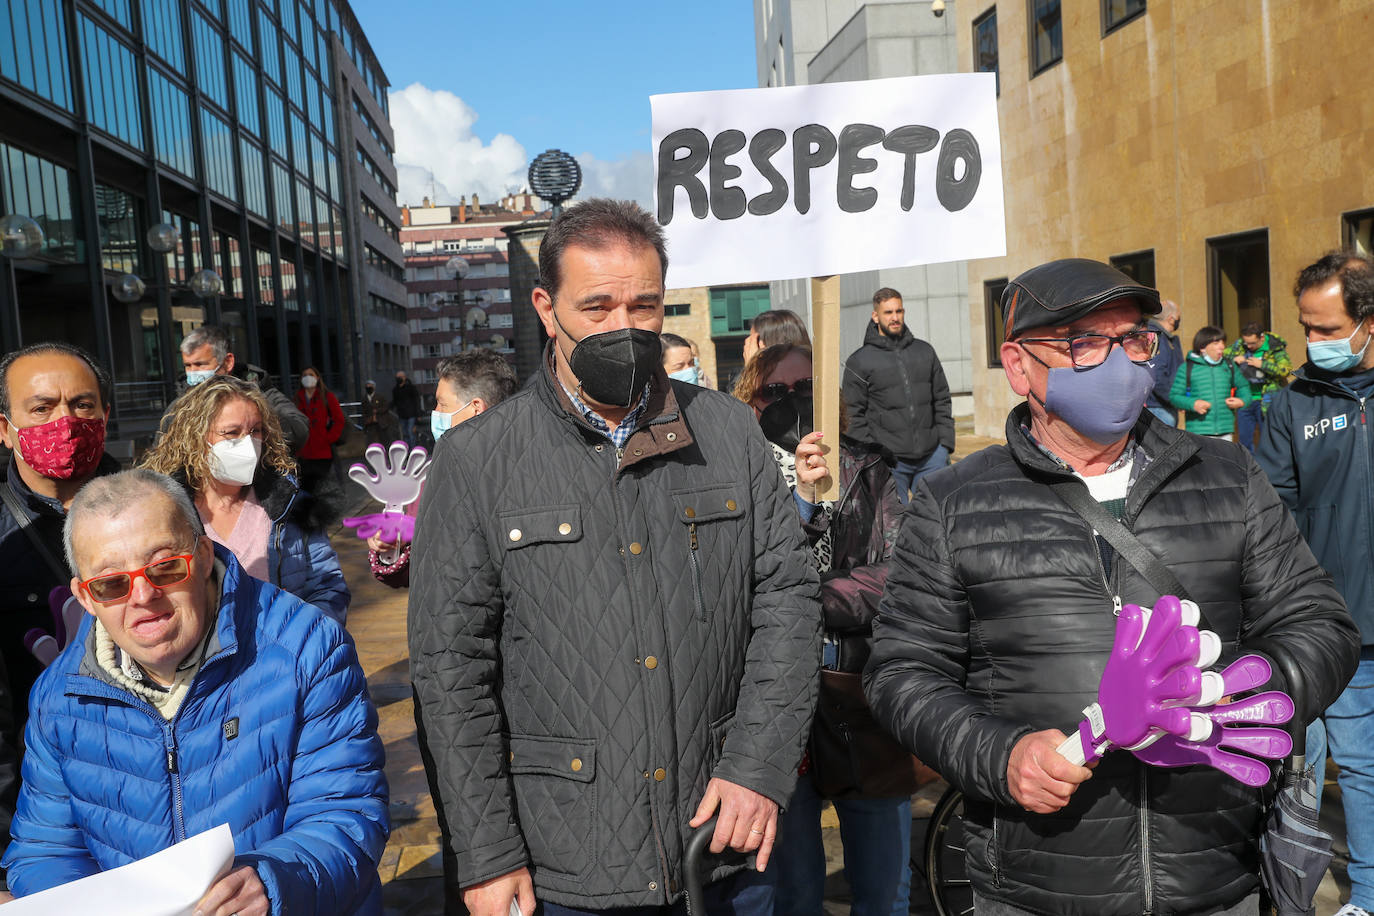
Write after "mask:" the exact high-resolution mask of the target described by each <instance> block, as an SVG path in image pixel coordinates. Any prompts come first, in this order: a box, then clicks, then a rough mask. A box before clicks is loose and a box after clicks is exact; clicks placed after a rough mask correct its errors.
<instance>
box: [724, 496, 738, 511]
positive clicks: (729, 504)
mask: <svg viewBox="0 0 1374 916" xmlns="http://www.w3.org/2000/svg"><path fill="white" fill-rule="evenodd" d="M736 505H737V504H736V502H735V501H734V500H733V499H727V500H726V501H725V508H726V509H728V510H730V511H731V512H734V511H735V507H736Z"/></svg>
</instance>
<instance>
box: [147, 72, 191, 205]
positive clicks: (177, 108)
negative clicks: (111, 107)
mask: <svg viewBox="0 0 1374 916" xmlns="http://www.w3.org/2000/svg"><path fill="white" fill-rule="evenodd" d="M148 105H149V107H150V108H151V109H152V115H153V117H152V121H153V153H154V155H156V156H157V159H158V161H159V162H161V163H162V164H163V165H166V166H168V167H169V168H173V169H176V170H177V171H178V172H180V173H181V174H183V175H186V176H187V177H190V178H195V177H197V176H196V159H195V147H194V146H193V145H192V144H193V141H192V138H191V101H190V99H188V98H187V97H186V93H185V92H183V91H182V90H181V88H180V87H178V86H177V85H176V83H174V82H172V81H171V80H169V79H168V78H167V77H165V76H163V75H162V74H161V73H160V72H159V71H158V70H157V69H156V68H154V67H149V68H148Z"/></svg>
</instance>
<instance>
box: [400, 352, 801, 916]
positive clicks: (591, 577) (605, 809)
mask: <svg viewBox="0 0 1374 916" xmlns="http://www.w3.org/2000/svg"><path fill="white" fill-rule="evenodd" d="M653 391H654V394H653V395H652V397H651V399H650V402H649V404H648V406H647V409H646V412H645V415H644V418H643V419H642V420H641V421H640V423H639V426H638V428H637V430H636V431H635V432H634V434H633V435H632V436H631V437H630V438H629V441H628V442H627V443H626V445H625V448H624V449H623V454H621V455H617V450H616V448H615V447H614V446H613V445H612V444H611V443H610V441H609V440H607V439H606V437H605V436H603V435H601V434H599V433H597V432H595V431H594V430H593V429H591V427H589V426H588V425H587V424H586V422H585V421H584V420H583V419H582V417H581V415H580V414H574V413H573V408H572V405H571V404H570V403H569V401H568V399H567V396H566V394H565V393H564V392H563V389H562V386H561V385H559V384H558V383H557V381H555V380H553V379H552V377H551V376H550V375H549V373H548V371H547V369H545V370H543V371H541V373H540V375H539V377H538V378H537V379H536V380H535V381H534V382H533V383H532V384H531V385H528V386H526V388H525V389H524V390H522V391H520V392H519V393H518V394H516V395H515V396H513V397H511V398H509V399H507V400H506V401H503V402H502V403H501V404H500V405H499V406H497V407H496V408H494V409H492V410H490V411H487V412H486V413H484V414H482V415H481V416H479V417H477V418H475V419H473V420H469V421H468V422H466V423H464V424H462V425H461V426H458V427H455V428H454V429H453V430H451V431H450V432H448V433H446V434H445V435H444V436H443V437H442V439H441V440H440V442H439V445H438V448H437V449H436V455H435V459H434V466H433V469H432V470H431V472H430V475H429V478H428V483H427V484H426V487H425V493H424V496H423V497H422V500H421V506H420V512H419V517H418V519H417V523H416V529H415V546H414V553H413V555H412V576H411V592H410V657H411V674H412V678H413V680H414V684H415V688H416V691H417V693H418V697H419V702H420V704H421V705H422V707H423V711H424V724H425V729H426V742H427V746H428V750H429V751H430V752H431V753H432V754H433V757H434V762H435V768H436V772H437V778H438V785H439V788H440V793H439V794H440V797H441V799H442V803H443V805H444V810H445V812H446V815H447V820H448V823H449V824H451V825H452V826H453V829H452V843H453V848H452V849H451V850H450V852H451V854H452V857H453V859H454V860H455V861H456V873H457V876H458V880H459V882H460V884H461V885H462V886H469V885H472V884H475V883H477V882H480V881H485V880H487V879H489V878H492V877H495V876H498V875H502V874H505V873H507V872H509V871H512V870H514V869H517V868H519V867H521V866H523V865H526V864H530V865H531V866H532V869H533V874H534V883H535V893H536V895H537V896H538V897H540V899H543V900H546V901H551V902H555V903H562V904H566V905H570V906H575V907H579V908H584V909H605V908H609V907H617V906H647V905H662V904H665V903H668V902H670V901H673V900H676V899H677V898H678V896H679V895H680V891H681V887H682V873H681V863H682V853H683V846H684V840H685V837H686V836H687V835H688V834H689V833H690V830H689V828H688V827H687V822H688V821H689V820H690V819H691V817H692V814H693V812H694V811H695V809H696V806H697V804H698V803H699V802H700V801H701V798H702V795H703V794H704V792H705V789H706V784H707V782H708V781H709V779H710V778H711V777H713V776H717V777H721V778H723V779H726V780H729V781H731V782H734V783H737V784H739V785H743V786H746V787H748V788H750V789H753V790H754V791H756V792H760V793H762V794H764V795H766V796H768V797H769V798H771V799H773V800H774V801H776V802H778V803H780V804H781V803H784V802H786V800H787V799H788V797H789V796H790V794H791V791H792V788H793V785H794V783H795V781H796V772H797V764H798V763H799V761H800V759H801V752H802V745H803V743H804V741H805V739H806V735H807V732H808V728H809V726H810V722H811V714H812V710H813V707H814V703H815V689H816V688H815V682H816V671H817V668H818V665H819V659H820V640H819V636H820V613H819V608H818V605H817V597H818V591H819V588H818V584H817V579H816V573H815V570H814V568H813V566H812V564H811V555H810V551H808V550H807V548H806V545H805V543H804V541H803V538H802V532H801V529H800V527H799V526H798V524H797V511H796V508H795V506H794V505H793V503H792V497H791V496H790V494H789V493H788V491H787V488H786V487H785V486H784V484H783V481H782V475H781V474H779V473H778V466H777V463H776V462H775V461H774V459H773V455H772V452H771V451H770V450H769V448H768V446H767V444H766V443H765V441H764V439H763V434H762V433H761V432H760V430H759V427H758V423H757V422H756V421H755V419H754V416H753V413H752V412H751V411H750V410H749V408H748V407H746V406H744V405H742V404H740V403H739V402H738V401H736V400H734V399H733V398H731V397H729V396H728V395H724V394H720V393H719V392H715V391H708V390H706V389H703V388H698V387H696V386H694V385H688V384H685V383H682V382H672V383H671V387H670V383H669V381H668V379H667V377H666V376H665V375H664V374H663V372H662V370H661V369H660V370H659V371H658V373H657V375H656V377H655V379H654V382H653ZM739 867H740V866H739V865H735V866H732V868H734V869H738V868H739ZM726 873H727V872H726V871H725V870H723V869H722V870H718V871H717V872H716V875H715V877H720V876H722V875H724V874H726Z"/></svg>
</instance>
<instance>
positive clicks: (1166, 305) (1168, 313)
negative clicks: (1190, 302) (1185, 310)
mask: <svg viewBox="0 0 1374 916" xmlns="http://www.w3.org/2000/svg"><path fill="white" fill-rule="evenodd" d="M1177 314H1179V310H1178V303H1177V302H1175V301H1174V300H1172V299H1161V300H1159V317H1160V318H1162V319H1169V318H1173V317H1174V316H1175V315H1177Z"/></svg>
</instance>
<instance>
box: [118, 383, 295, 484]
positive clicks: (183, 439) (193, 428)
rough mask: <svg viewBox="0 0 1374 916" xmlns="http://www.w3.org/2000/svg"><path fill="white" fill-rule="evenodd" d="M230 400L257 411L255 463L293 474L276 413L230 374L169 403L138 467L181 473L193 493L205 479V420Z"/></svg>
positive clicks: (253, 389) (207, 428)
mask: <svg viewBox="0 0 1374 916" xmlns="http://www.w3.org/2000/svg"><path fill="white" fill-rule="evenodd" d="M230 401H247V402H248V403H250V404H252V405H253V406H254V407H256V408H257V409H258V413H259V414H261V415H262V430H263V435H262V460H261V462H260V463H261V465H262V466H263V467H266V468H270V469H271V470H273V471H276V472H277V473H278V474H281V475H283V476H284V475H287V474H294V473H295V472H296V463H295V462H294V461H292V460H291V453H290V452H289V451H287V448H286V438H285V437H284V436H283V435H282V431H281V422H280V421H279V420H278V419H277V414H276V411H274V410H273V409H272V408H271V407H270V406H269V405H268V403H267V399H266V398H265V397H263V396H262V392H261V391H259V390H258V386H257V385H254V384H253V383H252V382H245V381H244V380H242V379H238V378H234V376H232V375H217V376H215V377H214V378H211V379H207V380H206V381H203V382H201V383H200V384H199V385H196V386H195V387H194V388H191V389H190V390H188V391H187V392H186V393H185V394H183V395H182V396H181V397H179V398H177V399H176V400H175V401H173V402H172V406H171V408H170V409H169V410H168V412H167V413H168V421H167V424H166V426H165V427H164V428H163V430H162V436H161V438H159V439H158V441H157V444H156V445H154V446H153V447H152V448H151V449H149V451H148V453H147V454H146V455H144V456H143V460H142V461H140V462H139V467H143V468H148V469H149V470H152V471H158V472H160V473H163V474H167V475H170V476H177V475H179V476H182V477H185V478H186V482H187V484H189V485H190V487H191V489H192V490H195V491H196V492H199V491H200V490H201V489H202V487H203V486H204V485H205V483H206V481H208V480H209V479H210V463H209V461H208V459H207V456H208V455H209V453H210V447H209V444H208V441H207V440H208V439H209V435H210V424H212V423H214V422H215V417H217V416H219V412H220V410H221V409H223V407H224V405H226V404H228V403H229V402H230Z"/></svg>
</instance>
